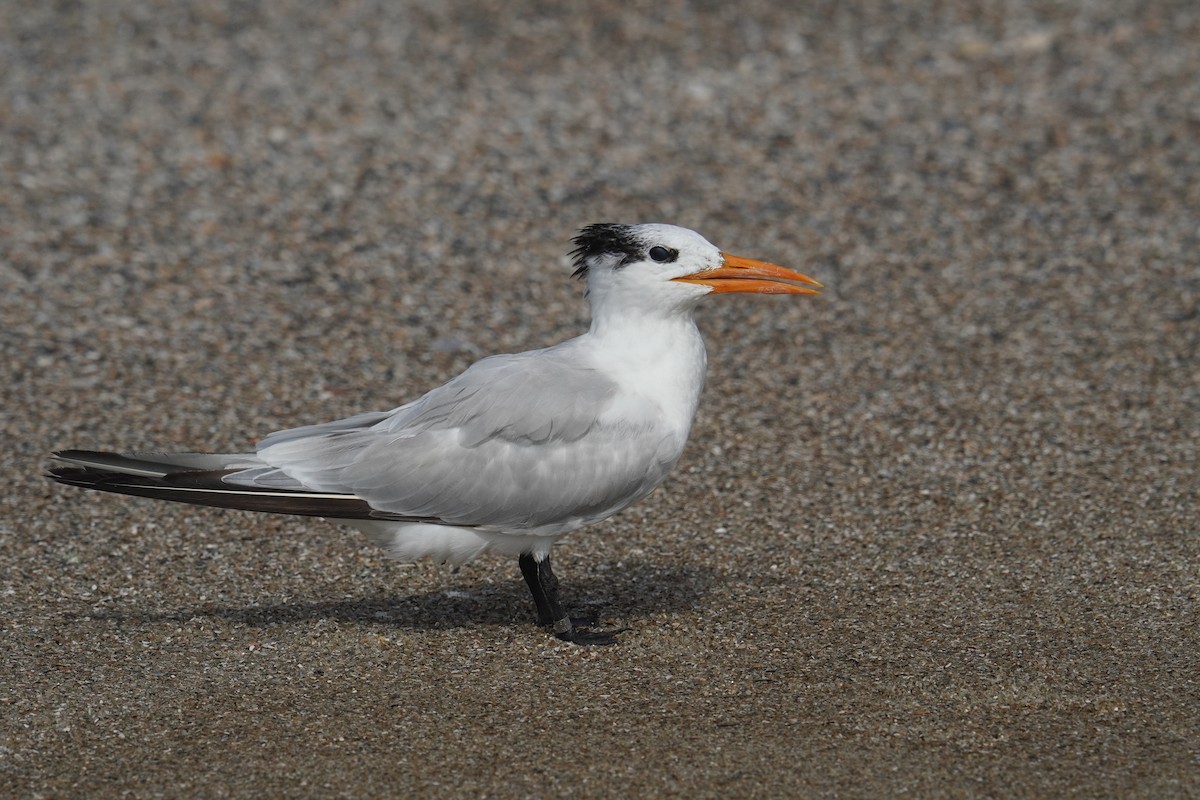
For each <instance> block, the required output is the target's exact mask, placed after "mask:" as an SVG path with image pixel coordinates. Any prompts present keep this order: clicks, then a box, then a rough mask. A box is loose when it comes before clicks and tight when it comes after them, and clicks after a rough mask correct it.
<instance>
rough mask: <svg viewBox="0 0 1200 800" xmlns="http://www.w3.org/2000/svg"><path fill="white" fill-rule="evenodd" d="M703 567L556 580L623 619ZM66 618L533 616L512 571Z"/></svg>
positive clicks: (448, 620)
mask: <svg viewBox="0 0 1200 800" xmlns="http://www.w3.org/2000/svg"><path fill="white" fill-rule="evenodd" d="M718 579H719V578H718V575H717V573H716V571H715V570H713V569H711V568H708V567H701V566H696V565H689V566H687V567H663V566H661V565H651V564H646V563H634V564H629V563H628V562H627V563H626V564H625V565H623V566H622V567H621V568H620V569H614V570H612V571H610V572H606V573H604V574H601V575H590V576H587V575H583V576H579V577H575V578H567V579H565V580H564V581H563V587H562V590H561V591H562V600H563V604H564V605H565V606H566V607H567V608H568V609H569V610H570V611H571V612H572V613H575V612H580V611H582V612H584V613H585V614H591V615H594V616H596V617H597V618H598V620H599V621H602V622H608V621H614V622H620V623H624V622H631V621H633V620H636V619H638V618H639V617H644V616H649V615H653V614H660V613H671V612H675V611H680V610H682V609H687V608H693V607H695V606H696V605H698V604H699V602H700V600H701V598H702V597H704V596H705V595H706V594H708V593H709V591H710V590H711V589H712V587H713V585H714V584H715V583H716V582H717V580H718ZM64 616H65V617H66V618H67V619H69V620H72V621H76V622H82V621H85V620H89V621H94V620H102V621H112V622H117V623H121V622H134V623H145V622H174V623H186V622H189V621H191V620H193V619H196V618H217V619H223V620H226V621H228V622H233V623H236V624H241V625H249V626H253V627H259V628H265V627H269V626H272V625H280V624H291V623H298V622H306V621H310V620H336V621H338V622H346V623H353V624H360V625H369V626H373V627H375V626H382V627H385V628H390V627H394V628H409V629H447V628H458V627H465V626H471V625H512V624H515V623H522V622H526V621H532V620H533V605H532V601H531V600H530V598H529V592H528V590H527V589H526V588H525V583H524V582H523V581H522V580H521V578H520V576H519V575H518V576H516V577H515V579H513V580H511V581H502V582H497V583H491V582H475V583H472V584H470V585H463V584H460V583H454V582H453V581H448V582H447V585H446V587H445V588H444V589H440V590H438V591H435V592H426V593H423V594H413V595H402V594H396V595H393V594H381V593H377V594H372V595H364V596H361V597H354V598H349V599H344V600H311V601H306V600H291V601H287V602H281V603H271V604H266V605H259V604H251V605H224V604H219V603H202V604H199V605H196V606H189V607H182V608H176V609H174V610H167V611H139V610H107V609H97V610H93V611H89V612H77V613H68V614H65V615H64Z"/></svg>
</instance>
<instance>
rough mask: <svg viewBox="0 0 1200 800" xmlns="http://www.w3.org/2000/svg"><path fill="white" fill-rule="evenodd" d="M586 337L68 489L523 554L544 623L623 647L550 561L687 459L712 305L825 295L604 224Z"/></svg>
mask: <svg viewBox="0 0 1200 800" xmlns="http://www.w3.org/2000/svg"><path fill="white" fill-rule="evenodd" d="M572 244H573V245H574V249H572V250H571V251H570V258H571V262H572V266H573V267H574V272H573V277H576V278H580V279H582V280H583V282H584V284H585V296H586V298H587V301H588V304H589V306H590V311H591V325H590V327H589V328H588V330H587V331H586V332H584V333H582V334H581V335H579V336H576V337H575V338H572V339H568V340H566V341H562V342H559V343H558V344H554V345H552V346H549V347H545V348H542V349H537V350H530V351H527V352H521V353H513V354H504V355H492V356H489V357H487V358H483V359H481V360H479V361H477V362H475V363H474V364H472V365H471V366H469V367H468V368H467V369H466V370H465V371H463V372H462V373H461V374H460V375H458V376H457V377H455V378H452V379H451V380H449V381H448V382H446V383H445V384H443V385H442V386H438V387H437V388H434V389H432V390H430V391H428V392H426V393H425V394H423V395H421V396H420V397H418V398H416V399H415V400H412V401H411V402H408V403H405V404H403V405H401V406H399V407H397V408H394V409H392V410H390V411H376V412H368V413H363V414H357V415H355V416H351V417H347V418H345V419H339V420H336V421H333V422H325V423H321V424H316V425H308V426H304V427H297V428H291V429H288V430H283V431H279V432H276V433H271V434H269V435H267V436H266V437H265V438H263V439H261V440H260V441H258V442H257V443H256V445H255V446H254V449H253V452H245V453H219V454H214V453H199V452H195V453H153V452H133V453H116V452H106V451H97V450H80V449H65V450H59V451H56V452H54V453H53V455H52V458H53V459H54V460H55V461H56V462H57V463H58V465H56V466H54V467H52V468H51V469H50V471H49V473H48V475H47V477H50V478H52V479H54V480H56V481H58V482H59V483H62V484H66V485H69V486H76V487H82V488H85V489H94V490H99V491H104V492H115V493H118V494H125V495H133V496H139V497H147V498H154V499H159V500H168V501H176V502H181V503H190V504H195V505H202V506H215V507H219V508H231V509H242V510H247V511H258V512H267V513H274V514H289V515H299V516H312V517H322V518H325V519H327V520H330V521H333V522H337V523H344V524H346V525H349V526H351V527H354V528H358V529H360V530H362V531H365V532H366V534H367V535H368V536H369V538H370V539H371V540H372V541H374V542H375V543H377V544H379V545H382V546H383V547H384V548H385V549H386V550H387V553H388V555H390V556H391V557H393V558H397V559H401V560H406V561H413V560H417V559H420V558H423V557H429V558H432V559H434V560H435V561H440V562H444V563H448V564H451V565H460V564H464V563H466V562H468V561H471V560H472V559H474V558H475V557H477V556H479V555H481V554H483V553H485V552H492V553H496V554H501V555H507V556H510V557H511V556H516V557H517V560H518V565H519V567H520V571H521V575H522V577H523V578H524V580H525V583H526V585H527V586H528V588H529V592H530V594H531V595H532V598H533V605H534V609H535V611H536V621H537V624H538V625H539V626H540V627H542V628H546V629H549V632H550V633H552V634H553V635H554V636H556V637H557V638H558V639H561V640H563V641H567V642H572V643H575V644H579V645H609V644H614V643H616V642H617V641H618V640H617V634H619V633H623V632H625V631H626V630H627V629H619V630H597V629H595V628H596V625H595V622H594V620H592V619H588V618H585V617H572V616H571V615H570V614H569V613H567V612H566V611H565V610H564V605H563V603H562V601H561V600H560V598H559V589H558V586H559V582H558V579H557V577H556V576H555V574H554V572H553V570H552V568H551V563H550V550H551V547H552V546H553V545H554V543H555V542H556V541H558V540H559V539H560V538H561V537H563V536H564V535H566V534H567V533H570V532H571V531H575V530H577V529H579V528H582V527H584V526H586V525H590V524H592V523H596V522H599V521H601V520H604V519H607V518H608V517H611V516H612V515H613V514H616V513H617V512H619V511H621V510H622V509H624V508H626V507H628V506H629V505H630V504H632V503H634V502H636V501H637V500H640V499H641V498H643V497H645V496H646V495H647V494H649V493H650V492H651V491H653V490H654V489H655V488H656V487H657V486H659V484H661V483H662V482H663V480H664V479H665V478H666V477H667V475H668V474H669V473H670V472H671V471H672V469H673V468H674V467H675V465H676V463H677V462H678V461H679V458H680V456H681V455H682V453H683V451H684V445H685V443H686V442H687V439H688V434H689V432H690V430H691V427H692V420H693V418H694V416H695V414H696V410H697V406H698V404H699V401H700V394H701V389H702V387H703V384H704V378H705V372H706V368H707V355H706V351H705V347H704V341H703V339H702V338H701V334H700V331H699V329H698V328H697V327H696V323H695V320H694V312H695V311H696V309H697V307H698V306H699V305H700V302H701V301H702V300H703V299H704V298H706V297H708V296H709V295H715V294H725V293H734V292H742V293H755V294H787V295H813V294H819V291H818V289H819V288H820V287H821V284H820V283H818V282H817V281H815V280H813V279H812V278H810V277H808V276H807V275H804V274H801V273H799V272H796V271H794V270H792V269H788V268H785V267H781V266H777V265H774V264H770V263H767V262H764V261H757V260H754V259H750V258H743V257H739V256H734V255H730V254H729V253H726V252H723V251H722V250H720V249H719V248H717V247H716V246H714V245H713V244H711V243H710V242H709V241H708V240H707V239H705V238H704V237H702V236H701V235H700V234H698V233H696V232H695V231H692V230H689V229H687V228H681V227H678V226H675V225H667V224H662V223H641V224H621V223H599V224H593V225H588V226H586V227H584V228H583V229H582V230H580V231H579V232H578V234H577V235H576V236H575V237H574V238H573V239H572Z"/></svg>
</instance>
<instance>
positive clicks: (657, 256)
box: [650, 245, 679, 264]
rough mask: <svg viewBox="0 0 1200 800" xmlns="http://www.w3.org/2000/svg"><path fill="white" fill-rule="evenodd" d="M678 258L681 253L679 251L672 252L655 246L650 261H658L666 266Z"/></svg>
mask: <svg viewBox="0 0 1200 800" xmlns="http://www.w3.org/2000/svg"><path fill="white" fill-rule="evenodd" d="M678 257H679V252H678V251H677V250H670V249H668V248H666V247H662V246H659V245H655V246H654V247H651V248H650V260H651V261H657V262H658V263H660V264H664V263H666V262H668V261H674V260H675V259H676V258H678Z"/></svg>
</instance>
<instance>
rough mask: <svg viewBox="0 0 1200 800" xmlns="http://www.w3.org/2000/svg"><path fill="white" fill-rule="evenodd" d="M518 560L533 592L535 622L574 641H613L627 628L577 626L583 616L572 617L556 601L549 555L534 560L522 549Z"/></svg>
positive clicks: (556, 594)
mask: <svg viewBox="0 0 1200 800" xmlns="http://www.w3.org/2000/svg"><path fill="white" fill-rule="evenodd" d="M520 564H521V575H522V576H524V578H525V583H526V584H527V585H528V586H529V593H530V594H531V595H533V604H534V606H536V607H537V624H538V625H540V626H542V627H545V628H550V629H551V630H553V632H554V635H555V636H557V637H558V638H559V639H562V640H563V641H565V642H574V643H575V644H616V643H617V638H616V637H617V634H618V633H621V632H623V631H626V630H628V628H622V629H621V630H615V631H581V630H579V629H578V628H577V627H575V626H576V625H577V624H580V623H583V622H584V620H577V619H572V618H571V617H570V616H568V615H567V614H566V612H564V611H563V608H562V605H561V604H560V603H559V602H558V578H556V577H555V576H554V571H553V570H552V569H550V558H549V557H546V558H545V559H544V560H542V561H536V560H534V558H533V556H532V555H530V554H529V553H523V554H522V555H521V560H520Z"/></svg>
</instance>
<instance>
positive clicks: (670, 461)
mask: <svg viewBox="0 0 1200 800" xmlns="http://www.w3.org/2000/svg"><path fill="white" fill-rule="evenodd" d="M565 344H567V345H569V344H570V343H565ZM617 395H618V387H617V385H616V384H615V383H614V382H613V381H612V380H611V379H609V378H608V377H607V376H605V375H604V374H603V373H602V372H600V371H598V370H597V369H595V368H592V367H590V366H589V365H588V364H587V363H586V361H585V360H583V359H581V358H579V356H578V353H577V352H575V351H574V350H572V348H570V347H569V346H567V347H564V346H561V345H560V346H558V347H554V348H548V349H546V350H541V351H534V352H532V353H522V354H518V355H505V356H493V357H491V358H487V359H484V360H482V361H480V362H477V363H476V364H474V365H473V366H471V367H470V368H469V369H467V370H466V371H465V372H464V373H462V374H461V375H459V376H458V377H457V378H455V379H453V380H451V381H450V382H449V383H447V384H445V385H444V386H441V387H439V388H437V389H434V390H433V391H431V392H429V393H428V394H426V395H424V396H423V397H421V398H420V399H418V400H416V401H414V402H412V403H409V404H407V405H404V406H401V407H399V408H397V409H394V410H393V411H391V412H378V413H373V414H360V415H358V416H356V417H351V418H349V419H347V420H342V421H339V422H333V423H326V424H324V425H317V426H309V427H307V428H299V429H295V430H291V431H282V432H279V433H275V434H272V435H271V436H269V437H267V438H266V439H265V440H263V442H261V443H260V445H259V448H258V457H259V458H260V459H261V460H262V461H263V462H264V463H266V464H267V465H269V467H271V468H273V469H274V470H276V471H277V472H274V473H272V472H271V471H270V470H267V471H263V470H255V471H253V472H247V473H243V474H241V475H236V476H233V477H230V478H226V480H227V481H231V482H242V481H244V480H248V481H252V482H254V483H256V484H257V483H259V482H263V485H280V476H281V475H282V476H286V478H287V479H290V480H291V481H294V482H295V484H297V485H302V486H304V487H306V488H308V489H309V490H316V491H327V492H341V493H348V494H353V495H357V496H358V497H361V498H362V499H364V500H366V501H367V503H369V504H370V506H371V507H372V508H374V509H377V510H379V511H380V512H383V513H386V514H389V515H400V516H405V517H420V518H425V519H437V520H440V521H442V522H445V523H448V524H453V525H471V526H477V527H484V528H491V529H495V530H510V531H515V530H529V529H533V528H540V527H543V526H555V525H562V526H570V527H573V526H574V525H575V524H579V523H580V522H583V521H590V520H592V519H598V518H601V517H603V516H607V515H608V514H610V513H612V512H613V511H616V510H618V509H619V508H621V507H623V506H625V505H627V504H628V503H630V502H632V501H633V500H635V499H637V498H638V497H641V496H642V495H644V494H646V493H648V492H649V491H650V490H652V489H653V488H654V487H655V486H656V485H657V484H658V483H659V482H660V481H661V480H662V479H663V477H665V475H666V474H667V472H669V471H670V468H671V467H672V466H673V465H674V463H675V461H676V460H677V459H678V457H679V453H680V451H681V450H682V446H683V441H682V438H681V437H679V436H677V435H664V434H663V432H662V429H661V427H660V426H657V425H655V424H654V422H655V421H656V418H655V416H654V415H655V414H656V413H658V411H657V409H655V408H651V407H649V406H647V407H646V408H645V409H643V412H644V413H643V414H642V416H641V418H639V417H638V416H637V415H633V419H632V422H631V421H630V414H629V409H628V407H623V409H622V414H621V415H619V416H620V417H621V421H620V422H614V423H611V424H610V423H608V422H606V420H605V413H606V411H607V410H608V409H609V408H610V407H611V406H612V404H613V402H614V399H615V398H616V397H617ZM627 405H628V404H627V403H626V406H627ZM272 481H273V482H274V483H271V482H272Z"/></svg>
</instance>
